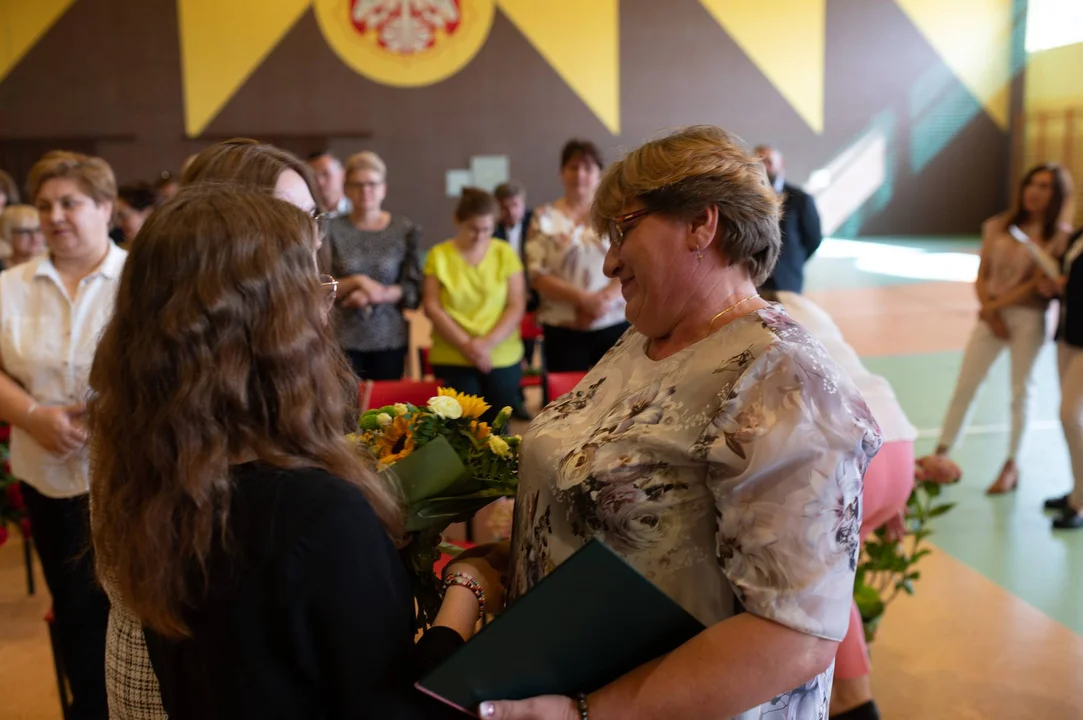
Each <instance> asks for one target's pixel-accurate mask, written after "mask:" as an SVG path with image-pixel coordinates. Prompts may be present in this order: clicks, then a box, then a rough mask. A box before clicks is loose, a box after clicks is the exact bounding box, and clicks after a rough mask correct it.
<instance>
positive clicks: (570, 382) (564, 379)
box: [545, 372, 587, 400]
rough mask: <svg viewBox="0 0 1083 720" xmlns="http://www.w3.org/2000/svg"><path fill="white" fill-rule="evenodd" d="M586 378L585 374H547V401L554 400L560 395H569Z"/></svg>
mask: <svg viewBox="0 0 1083 720" xmlns="http://www.w3.org/2000/svg"><path fill="white" fill-rule="evenodd" d="M586 376H587V374H586V373H585V372H559V373H547V374H546V376H545V383H546V385H545V387H546V389H547V390H548V393H549V399H550V400H555V399H557V398H558V397H560V396H561V395H565V394H567V393H570V392H571V391H572V390H574V389H575V386H576V385H578V384H579V382H580V381H581V380H582V379H583V378H585V377H586Z"/></svg>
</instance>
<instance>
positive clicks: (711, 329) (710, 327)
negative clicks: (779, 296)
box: [703, 293, 760, 340]
mask: <svg viewBox="0 0 1083 720" xmlns="http://www.w3.org/2000/svg"><path fill="white" fill-rule="evenodd" d="M759 296H760V294H759V293H756V294H754V295H749V296H748V297H746V298H745V299H744V300H738V301H737V302H735V303H733V304H732V305H730V306H729V307H728V308H726V309H725V310H723V311H722V312H720V313H718V314H717V315H715V316H714V317H713V318H711V324H710V325H708V326H707V334H706V335H704V336H703V339H704V340H706V339H707V338H709V337H710V336H711V333H713V332H714V324H715V321H716V320H718V318H720V317H722V316H723V315H725V314H726V313H728V312H733V311H734V310H736V309H737V308H739V307H741V306H742V305H744V304H745V303H746V302H748V301H749V300H755V299H756V298H758V297H759Z"/></svg>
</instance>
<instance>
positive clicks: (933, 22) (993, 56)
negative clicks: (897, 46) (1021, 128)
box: [895, 0, 1013, 131]
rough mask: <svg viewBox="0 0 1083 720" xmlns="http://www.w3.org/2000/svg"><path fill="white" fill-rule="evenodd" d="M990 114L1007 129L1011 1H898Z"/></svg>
mask: <svg viewBox="0 0 1083 720" xmlns="http://www.w3.org/2000/svg"><path fill="white" fill-rule="evenodd" d="M895 1H896V3H898V5H899V7H900V8H902V9H903V11H904V12H905V13H906V14H907V16H909V18H910V21H911V22H913V23H914V26H915V27H916V28H917V29H918V30H919V31H920V32H921V34H922V35H924V36H925V39H926V40H928V42H929V44H930V45H932V46H933V49H934V50H936V52H937V54H938V55H940V57H941V58H942V59H943V60H944V62H945V63H946V64H947V65H948V67H950V68H951V70H952V72H954V73H955V75H956V77H958V78H959V81H960V82H962V83H963V85H965V86H966V88H967V90H969V91H970V93H971V94H972V95H973V96H974V98H975V99H976V100H977V101H978V102H979V103H981V105H982V107H983V108H984V109H985V112H986V113H988V115H989V117H990V118H992V119H993V121H994V122H995V123H996V124H997V125H998V126H999V127H1000V129H1001V130H1005V131H1006V130H1007V129H1008V123H1009V120H1010V118H1009V115H1010V111H1009V100H1010V90H1011V57H1012V52H1011V48H1012V13H1013V7H1012V4H1013V2H1012V0H950V1H948V0H895Z"/></svg>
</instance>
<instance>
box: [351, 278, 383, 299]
mask: <svg viewBox="0 0 1083 720" xmlns="http://www.w3.org/2000/svg"><path fill="white" fill-rule="evenodd" d="M357 278H358V283H360V285H361V289H362V290H364V291H365V295H367V296H368V298H369V303H370V304H372V305H379V304H381V303H385V302H387V301H388V288H387V286H386V285H382V284H380V283H378V282H376V281H375V280H373V279H372V278H370V277H369V276H367V275H358V276H357Z"/></svg>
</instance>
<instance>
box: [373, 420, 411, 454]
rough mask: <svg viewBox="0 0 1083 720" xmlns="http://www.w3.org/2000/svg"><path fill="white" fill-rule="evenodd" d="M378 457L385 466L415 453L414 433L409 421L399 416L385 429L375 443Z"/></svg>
mask: <svg viewBox="0 0 1083 720" xmlns="http://www.w3.org/2000/svg"><path fill="white" fill-rule="evenodd" d="M375 450H376V457H377V458H379V460H380V462H381V463H383V464H384V465H391V464H392V463H396V462H398V461H399V460H402V459H403V458H404V457H406V456H407V455H409V454H410V453H412V452H413V451H414V433H413V432H412V431H411V429H410V423H409V421H408V420H407V419H406V418H405V417H402V416H399V417H397V418H395V419H394V420H392V421H391V424H390V425H388V426H387V427H386V428H384V431H383V433H382V434H381V435H380V437H379V438H378V439H377V440H376V442H375Z"/></svg>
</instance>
